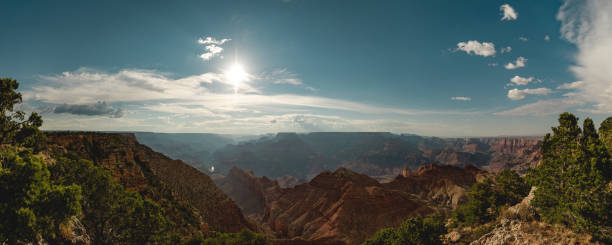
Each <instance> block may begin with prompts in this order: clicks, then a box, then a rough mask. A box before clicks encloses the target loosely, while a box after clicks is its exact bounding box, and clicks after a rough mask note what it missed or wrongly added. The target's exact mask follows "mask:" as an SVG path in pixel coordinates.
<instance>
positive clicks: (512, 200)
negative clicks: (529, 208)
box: [495, 169, 531, 206]
mask: <svg viewBox="0 0 612 245" xmlns="http://www.w3.org/2000/svg"><path fill="white" fill-rule="evenodd" d="M495 184H496V186H497V200H496V204H497V206H500V205H515V204H517V203H519V202H521V200H523V198H525V196H527V194H529V190H530V189H531V186H529V184H527V182H525V180H524V179H523V178H522V177H521V176H520V175H519V174H518V173H516V172H514V171H512V170H510V169H504V170H502V171H501V172H499V173H498V174H497V176H495Z"/></svg>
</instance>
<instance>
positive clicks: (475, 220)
mask: <svg viewBox="0 0 612 245" xmlns="http://www.w3.org/2000/svg"><path fill="white" fill-rule="evenodd" d="M529 190H530V186H529V185H528V184H527V183H526V182H525V180H524V179H523V178H522V177H521V176H519V175H518V174H517V173H516V172H514V171H512V170H510V169H505V170H503V171H501V172H499V173H498V174H497V176H496V177H495V181H492V180H491V179H486V180H484V181H483V182H478V183H475V184H474V185H472V187H471V188H470V190H469V191H468V193H467V199H468V201H467V203H465V204H463V205H460V206H459V207H457V208H456V209H455V210H454V211H453V214H452V218H453V221H454V222H455V223H456V224H457V225H477V224H483V223H486V222H489V221H491V220H493V219H495V218H496V217H497V216H498V215H499V214H500V213H501V212H500V211H501V208H502V207H507V206H511V205H515V204H517V203H518V202H520V201H521V200H523V198H524V197H525V196H527V194H529Z"/></svg>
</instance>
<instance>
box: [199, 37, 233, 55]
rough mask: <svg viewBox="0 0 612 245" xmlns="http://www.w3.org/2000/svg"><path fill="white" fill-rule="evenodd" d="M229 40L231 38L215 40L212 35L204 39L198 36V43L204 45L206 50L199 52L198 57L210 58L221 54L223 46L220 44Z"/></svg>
mask: <svg viewBox="0 0 612 245" xmlns="http://www.w3.org/2000/svg"><path fill="white" fill-rule="evenodd" d="M231 40H232V39H229V38H224V39H221V40H217V39H215V38H214V37H206V38H205V39H202V38H199V39H198V44H202V45H206V46H204V49H205V50H206V52H205V53H203V54H201V55H200V58H202V59H203V60H210V59H212V58H213V57H215V56H218V55H219V54H221V52H223V48H222V47H221V45H223V44H224V43H226V42H229V41H231Z"/></svg>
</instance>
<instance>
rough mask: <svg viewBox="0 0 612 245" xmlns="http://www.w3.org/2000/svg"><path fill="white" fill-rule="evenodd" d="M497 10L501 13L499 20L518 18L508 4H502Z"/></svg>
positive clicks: (516, 13)
mask: <svg viewBox="0 0 612 245" xmlns="http://www.w3.org/2000/svg"><path fill="white" fill-rule="evenodd" d="M499 10H500V11H502V13H501V15H502V18H501V20H516V19H517V18H518V12H516V11H515V10H514V8H512V7H511V6H510V5H509V4H507V3H506V4H502V6H499Z"/></svg>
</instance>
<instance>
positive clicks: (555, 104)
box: [493, 98, 584, 116]
mask: <svg viewBox="0 0 612 245" xmlns="http://www.w3.org/2000/svg"><path fill="white" fill-rule="evenodd" d="M583 104H584V103H582V102H580V101H576V100H572V99H569V98H561V99H551V100H540V101H537V102H535V103H531V104H526V105H522V106H519V107H517V108H514V109H511V110H507V111H501V112H496V113H493V114H495V115H501V116H526V115H535V116H545V115H556V114H559V113H562V112H564V111H567V110H568V109H571V108H574V107H576V106H581V105H583Z"/></svg>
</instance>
